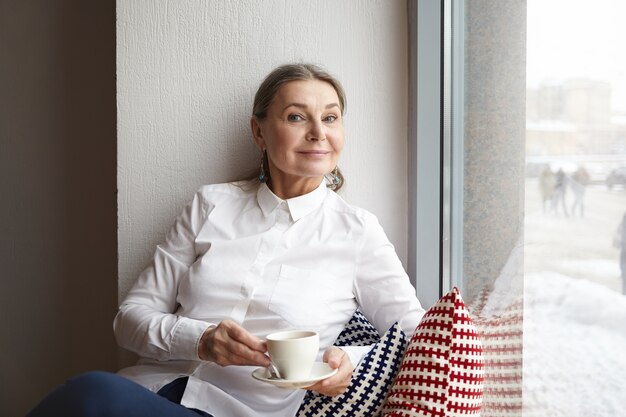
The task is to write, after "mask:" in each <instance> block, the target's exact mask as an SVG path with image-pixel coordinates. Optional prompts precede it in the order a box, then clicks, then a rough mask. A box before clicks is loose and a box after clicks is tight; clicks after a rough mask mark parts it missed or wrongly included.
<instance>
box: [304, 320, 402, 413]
mask: <svg viewBox="0 0 626 417" xmlns="http://www.w3.org/2000/svg"><path fill="white" fill-rule="evenodd" d="M371 344H374V346H373V348H372V350H370V351H369V352H368V353H367V355H365V357H364V358H363V360H362V361H361V363H360V364H359V365H358V366H357V367H356V369H355V370H354V371H353V373H352V380H351V381H350V385H349V386H348V389H347V390H346V392H344V393H343V394H341V395H339V396H337V397H327V396H325V395H321V394H318V393H315V392H312V391H307V393H306V395H305V397H304V400H303V401H302V404H301V405H300V409H299V410H298V413H297V414H296V417H330V416H332V417H343V416H346V417H347V416H350V417H360V416H362V417H374V416H378V415H379V414H380V411H381V409H382V407H383V402H384V401H385V398H386V397H387V393H388V392H389V390H390V389H391V386H392V385H393V381H394V379H395V376H396V374H397V373H398V370H399V369H400V363H401V362H402V357H403V356H404V350H405V348H406V345H407V339H406V336H405V334H404V332H403V331H402V329H400V326H399V325H398V324H397V323H396V324H394V325H393V326H391V327H390V328H389V330H387V332H386V333H385V334H384V335H383V336H382V337H380V335H379V334H378V332H377V331H376V328H374V326H372V324H371V323H370V322H369V321H368V320H367V319H366V318H365V316H363V314H362V313H361V312H359V311H357V312H356V313H355V314H354V316H352V319H350V321H349V322H348V324H347V325H346V327H345V328H344V330H343V331H342V332H341V334H340V335H339V336H338V337H337V340H336V341H335V346H366V345H371Z"/></svg>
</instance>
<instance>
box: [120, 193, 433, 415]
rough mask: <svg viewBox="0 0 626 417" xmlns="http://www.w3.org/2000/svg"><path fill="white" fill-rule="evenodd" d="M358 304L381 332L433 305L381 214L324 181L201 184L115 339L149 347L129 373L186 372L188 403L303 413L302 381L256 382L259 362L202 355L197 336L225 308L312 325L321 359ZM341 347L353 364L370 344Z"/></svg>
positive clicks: (161, 379) (258, 331)
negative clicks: (290, 384)
mask: <svg viewBox="0 0 626 417" xmlns="http://www.w3.org/2000/svg"><path fill="white" fill-rule="evenodd" d="M357 307H360V308H361V310H362V311H363V313H364V314H365V316H366V317H367V318H368V319H369V320H370V321H371V322H372V323H373V324H374V326H376V328H377V329H378V331H379V332H380V333H381V334H382V333H384V332H385V331H387V329H388V328H389V327H390V326H391V325H392V324H393V323H394V322H396V321H399V322H400V324H401V326H402V328H403V330H404V331H405V332H406V333H407V334H409V335H411V334H413V331H414V329H415V327H416V326H417V324H418V323H419V320H420V319H421V317H422V316H423V314H424V310H423V309H422V308H421V306H420V304H419V301H418V300H417V298H416V296H415V289H414V288H413V287H412V286H411V284H410V282H409V279H408V277H407V275H406V273H405V271H404V269H403V267H402V264H401V263H400V260H399V259H398V257H397V255H396V253H395V251H394V248H393V246H392V244H391V243H390V242H389V240H388V239H387V237H386V236H385V233H384V232H383V230H382V228H381V226H380V224H379V223H378V221H377V219H376V217H375V216H374V215H372V214H371V213H369V212H367V211H365V210H363V209H360V208H356V207H353V206H351V205H348V204H347V203H346V202H344V201H343V200H342V199H341V198H340V197H339V196H338V195H337V194H336V193H334V192H333V191H330V190H328V189H327V187H326V184H325V181H322V183H321V184H320V186H319V187H318V188H317V189H315V190H314V191H312V192H311V193H309V194H306V195H303V196H299V197H296V198H292V199H288V200H281V199H280V198H278V197H277V196H276V195H274V194H273V193H272V191H271V190H270V189H269V188H268V187H267V185H265V184H261V185H259V186H255V185H253V184H251V183H242V184H239V185H236V184H234V183H231V184H217V185H208V186H204V187H202V188H201V189H200V190H199V191H198V192H197V193H196V195H195V197H194V199H193V201H192V202H191V203H190V204H189V205H188V206H187V207H186V208H185V210H184V211H183V213H182V214H181V215H180V216H179V217H178V218H177V219H176V222H175V224H174V226H173V227H172V229H171V230H170V231H169V233H168V235H167V238H166V240H165V243H163V244H161V245H158V246H157V250H156V253H155V254H154V259H153V261H152V263H151V265H150V266H149V267H148V268H147V269H146V270H145V271H143V272H142V274H141V275H140V276H139V279H138V280H137V282H136V284H135V285H134V287H133V288H132V289H131V291H130V293H129V294H128V297H127V298H126V300H125V301H124V302H123V303H122V305H121V306H120V309H119V312H118V314H117V316H116V318H115V322H114V328H115V335H116V338H117V341H118V343H119V344H120V346H122V347H124V348H126V349H129V350H131V351H134V352H136V353H138V354H139V355H140V356H141V358H142V359H141V360H140V361H139V363H138V364H137V365H136V366H133V367H130V368H126V369H123V370H121V371H120V374H121V375H124V376H126V377H128V378H130V379H132V380H134V381H136V382H138V383H140V384H141V385H144V386H145V387H147V388H149V389H151V390H153V391H157V390H159V389H160V388H161V387H162V386H164V385H165V384H167V383H168V382H170V381H172V380H174V379H176V378H177V377H179V376H183V375H188V376H189V382H188V385H187V389H186V390H185V394H184V396H183V398H182V401H181V403H182V404H183V405H184V406H187V407H190V408H197V409H201V410H205V411H207V412H208V413H210V414H213V415H214V416H216V417H227V416H237V417H260V416H263V417H279V416H280V417H284V416H289V415H295V413H296V411H297V409H298V407H299V404H300V403H301V401H302V399H303V397H304V393H305V391H304V390H288V389H281V388H276V387H274V386H273V385H271V384H267V383H264V382H261V381H258V380H256V379H254V378H253V377H252V376H251V373H252V371H253V370H254V369H256V368H255V367H248V366H226V367H221V366H219V365H217V364H215V363H212V362H206V361H201V360H200V359H199V358H198V342H199V340H200V337H201V336H202V334H203V333H204V331H205V330H207V328H208V327H209V326H210V325H213V324H217V323H219V322H220V321H222V320H224V319H231V320H234V321H236V322H238V323H239V324H241V325H242V326H243V327H244V328H245V329H247V330H248V331H249V332H251V333H252V334H254V335H256V336H257V337H259V338H261V339H264V338H265V336H267V335H268V334H269V333H272V332H275V331H280V330H286V329H293V328H300V329H308V330H315V331H317V332H319V335H320V354H319V358H318V360H321V357H322V354H323V352H324V351H325V350H326V349H327V348H328V347H329V346H331V345H332V344H333V342H334V340H335V339H336V337H337V336H338V335H339V333H340V332H341V330H342V329H343V327H344V326H345V324H346V323H347V322H348V320H349V319H350V317H351V316H352V314H353V313H354V311H355V309H356V308H357ZM344 350H346V352H347V353H348V354H349V356H350V359H351V360H352V363H353V364H354V365H356V364H357V363H358V361H359V360H360V358H361V357H362V356H363V355H364V354H365V351H364V350H363V349H362V348H361V349H359V348H356V347H353V348H349V347H348V348H345V349H344Z"/></svg>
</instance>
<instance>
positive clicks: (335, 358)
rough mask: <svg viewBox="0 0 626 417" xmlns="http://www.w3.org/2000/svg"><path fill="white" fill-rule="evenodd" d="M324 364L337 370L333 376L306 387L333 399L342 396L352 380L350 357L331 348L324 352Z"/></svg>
mask: <svg viewBox="0 0 626 417" xmlns="http://www.w3.org/2000/svg"><path fill="white" fill-rule="evenodd" d="M324 362H326V363H328V365H329V366H330V367H331V368H333V369H337V368H338V371H337V373H336V374H335V375H333V376H331V377H330V378H326V379H324V380H322V381H319V382H317V383H316V384H315V385H311V386H310V387H307V389H308V390H310V391H317V392H319V393H320V394H323V395H328V396H330V397H334V396H336V395H340V394H343V393H344V391H345V390H346V388H348V385H349V384H350V379H351V378H352V362H350V357H349V356H348V355H347V354H346V352H344V351H343V350H341V349H339V348H338V347H336V346H331V347H329V348H328V350H326V352H324Z"/></svg>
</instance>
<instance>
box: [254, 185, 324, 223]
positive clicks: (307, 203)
mask: <svg viewBox="0 0 626 417" xmlns="http://www.w3.org/2000/svg"><path fill="white" fill-rule="evenodd" d="M327 194H328V188H327V187H326V181H324V180H322V182H321V183H320V185H319V186H318V187H317V188H316V189H315V190H313V191H311V192H310V193H308V194H304V195H301V196H298V197H294V198H289V199H287V200H282V199H281V198H280V197H278V196H277V195H276V194H274V193H273V192H272V190H270V189H269V187H268V186H267V184H265V183H262V184H261V186H260V187H259V190H258V191H257V201H258V202H259V206H260V207H261V210H262V211H263V215H264V216H269V215H270V214H271V213H272V212H273V211H274V210H276V208H278V206H279V205H280V204H281V203H282V202H283V201H284V202H286V203H287V207H288V209H289V214H291V218H292V219H293V221H294V222H295V221H298V220H300V219H301V218H303V217H304V216H306V215H307V214H309V213H311V212H312V211H313V210H315V209H316V208H318V207H319V206H320V205H321V204H322V202H324V199H325V198H326V195H327Z"/></svg>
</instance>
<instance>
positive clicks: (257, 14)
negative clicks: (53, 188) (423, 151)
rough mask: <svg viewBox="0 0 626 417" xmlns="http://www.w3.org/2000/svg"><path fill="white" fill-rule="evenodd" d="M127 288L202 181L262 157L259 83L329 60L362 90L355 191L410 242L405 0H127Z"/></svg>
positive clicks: (351, 180)
mask: <svg viewBox="0 0 626 417" xmlns="http://www.w3.org/2000/svg"><path fill="white" fill-rule="evenodd" d="M117 19H118V20H117V82H118V87H117V88H118V95H117V98H118V188H119V194H118V214H119V235H118V236H119V242H118V244H119V293H120V297H123V296H124V295H125V294H126V292H127V291H128V288H129V286H130V285H132V282H133V281H134V280H135V279H136V277H137V276H138V274H139V273H140V271H141V270H142V269H143V268H144V267H145V265H146V264H147V262H149V260H150V258H151V256H152V253H153V251H154V247H155V245H156V244H157V243H159V242H160V241H161V240H162V239H163V237H164V235H165V232H166V230H167V229H168V228H169V227H170V225H171V224H172V222H173V220H174V218H175V217H176V215H177V214H178V213H179V212H180V210H181V209H182V207H183V206H184V205H185V204H186V203H187V201H188V200H189V199H190V198H191V197H192V194H193V192H194V191H195V190H196V189H197V188H198V187H199V186H200V185H202V184H206V183H215V182H222V181H228V180H232V179H236V178H238V177H241V176H242V175H244V174H246V173H248V172H250V170H251V169H255V168H256V167H257V165H258V160H259V157H260V154H259V153H258V151H257V150H256V148H255V147H254V145H253V143H252V140H251V135H250V133H249V127H248V126H249V115H250V112H251V106H252V99H253V95H254V92H255V91H256V88H257V86H258V84H259V83H260V81H261V80H262V78H263V77H264V76H265V75H266V74H267V73H268V72H269V71H270V70H271V69H273V68H274V67H275V66H277V65H279V64H282V63H285V62H290V61H307V62H316V63H319V64H322V65H323V66H325V67H326V68H327V69H328V70H329V71H330V72H331V73H333V74H334V75H336V76H337V77H338V78H339V79H340V80H341V81H342V82H343V84H344V87H345V89H346V92H347V97H348V107H347V115H346V138H347V143H346V149H345V151H344V154H343V156H342V160H341V162H340V166H341V167H342V169H343V170H344V173H345V174H346V177H347V185H346V187H345V189H344V190H343V191H342V195H343V196H344V198H346V199H347V200H348V201H349V202H351V203H352V204H355V205H359V206H362V207H364V208H367V209H368V210H370V211H372V212H374V213H375V214H376V215H377V216H378V217H379V219H380V221H381V223H382V225H383V227H384V228H385V230H386V231H387V234H388V235H389V237H390V239H391V241H392V242H393V243H394V244H395V245H396V249H397V251H398V253H399V255H400V258H401V259H402V261H403V262H405V261H406V247H407V230H406V228H407V196H406V189H407V179H406V177H407V173H406V170H407V145H406V143H407V138H406V137H407V134H406V126H407V122H406V117H407V110H406V104H407V28H406V2H404V1H393V2H391V1H356V0H354V1H333V0H328V1H308V0H306V1H305V0H297V1H294V0H291V1H289V0H283V1H201V0H193V1H181V2H178V1H164V0H118V1H117Z"/></svg>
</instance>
